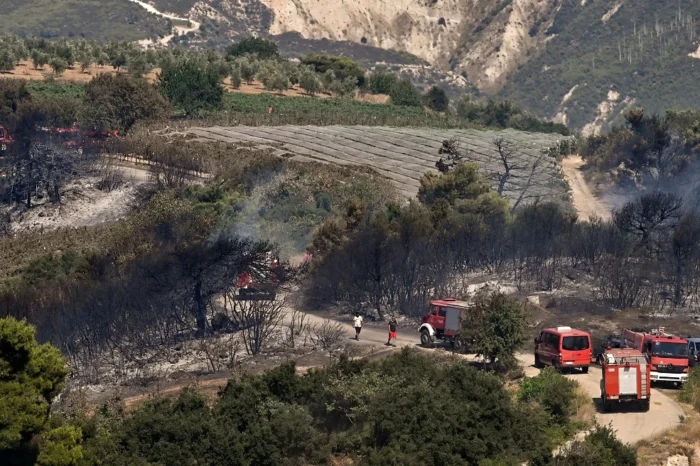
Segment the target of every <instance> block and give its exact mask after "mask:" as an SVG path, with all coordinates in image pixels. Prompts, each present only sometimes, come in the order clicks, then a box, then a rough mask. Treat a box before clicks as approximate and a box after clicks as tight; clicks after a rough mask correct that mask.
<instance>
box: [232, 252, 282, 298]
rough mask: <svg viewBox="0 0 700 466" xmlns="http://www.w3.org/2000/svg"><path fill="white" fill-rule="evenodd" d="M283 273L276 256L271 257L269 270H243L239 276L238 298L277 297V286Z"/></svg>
mask: <svg viewBox="0 0 700 466" xmlns="http://www.w3.org/2000/svg"><path fill="white" fill-rule="evenodd" d="M281 274H282V267H281V266H280V263H279V259H278V258H276V257H270V258H269V268H268V269H267V270H256V269H254V268H251V269H249V270H245V271H243V272H242V273H241V274H240V275H239V276H238V283H237V286H238V299H239V300H244V301H248V300H251V301H252V300H273V299H275V297H277V287H278V286H279V283H280V280H281V278H282V277H281Z"/></svg>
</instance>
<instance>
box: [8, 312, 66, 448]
mask: <svg viewBox="0 0 700 466" xmlns="http://www.w3.org/2000/svg"><path fill="white" fill-rule="evenodd" d="M35 333H36V331H35V329H34V327H32V326H31V325H29V324H27V323H26V322H25V321H18V320H16V319H14V318H12V317H8V318H4V319H0V457H5V458H7V456H5V455H17V456H24V455H26V454H29V453H31V450H33V448H34V447H33V446H32V445H31V443H30V442H31V440H32V438H33V437H34V436H35V435H37V434H39V433H40V432H41V431H42V429H43V428H44V426H45V424H46V421H47V419H48V415H49V408H50V405H51V401H52V400H53V398H54V397H55V396H56V395H58V393H59V392H60V391H61V389H62V388H63V384H64V380H65V377H66V375H67V370H66V362H65V360H64V358H63V356H61V354H60V352H59V351H58V350H57V349H56V348H54V347H53V346H51V345H50V344H48V343H45V344H43V345H40V344H38V343H37V341H36V338H35ZM3 452H4V454H3Z"/></svg>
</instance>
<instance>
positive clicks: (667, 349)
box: [624, 327, 688, 385]
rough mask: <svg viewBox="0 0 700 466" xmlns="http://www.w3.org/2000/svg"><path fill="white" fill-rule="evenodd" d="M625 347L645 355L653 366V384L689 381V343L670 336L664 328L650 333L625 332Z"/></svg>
mask: <svg viewBox="0 0 700 466" xmlns="http://www.w3.org/2000/svg"><path fill="white" fill-rule="evenodd" d="M624 335H625V345H626V346H628V347H630V348H634V349H636V350H638V351H640V352H641V353H643V354H644V356H645V357H646V359H647V361H648V362H649V365H650V366H651V376H650V377H651V378H650V380H651V383H654V382H674V383H676V384H678V385H680V384H682V383H685V382H686V381H687V380H688V341H687V340H685V339H684V338H680V337H677V336H674V335H669V334H667V333H666V332H665V329H664V328H663V327H661V328H658V329H653V330H651V331H650V332H638V331H634V330H629V329H627V330H625V332H624Z"/></svg>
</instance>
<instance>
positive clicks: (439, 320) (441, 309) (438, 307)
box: [418, 298, 469, 351]
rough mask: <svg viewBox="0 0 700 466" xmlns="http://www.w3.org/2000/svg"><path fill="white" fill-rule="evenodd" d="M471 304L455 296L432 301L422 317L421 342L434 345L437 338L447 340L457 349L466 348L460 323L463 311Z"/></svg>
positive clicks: (424, 344) (425, 344)
mask: <svg viewBox="0 0 700 466" xmlns="http://www.w3.org/2000/svg"><path fill="white" fill-rule="evenodd" d="M468 308H469V305H468V304H467V303H466V302H465V301H457V300H456V299H454V298H444V299H434V300H432V301H430V310H429V311H428V313H427V314H426V315H424V316H423V318H422V319H421V326H420V328H419V329H418V331H419V332H420V342H421V344H422V345H423V346H428V347H430V346H433V344H434V343H435V341H436V340H442V341H447V342H448V343H450V344H451V345H452V347H453V348H454V349H455V350H456V351H462V350H464V348H465V341H464V339H463V338H462V337H461V336H460V335H459V323H460V321H461V320H462V312H464V311H466V310H467V309H468Z"/></svg>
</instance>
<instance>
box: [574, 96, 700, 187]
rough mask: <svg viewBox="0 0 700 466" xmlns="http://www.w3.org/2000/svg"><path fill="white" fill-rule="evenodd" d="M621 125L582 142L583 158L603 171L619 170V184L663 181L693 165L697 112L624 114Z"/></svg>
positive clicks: (699, 136) (699, 132)
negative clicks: (649, 179)
mask: <svg viewBox="0 0 700 466" xmlns="http://www.w3.org/2000/svg"><path fill="white" fill-rule="evenodd" d="M624 117H625V119H624V124H623V125H620V126H617V127H615V128H613V130H612V131H611V132H610V133H608V134H605V135H594V136H590V137H588V138H587V139H586V140H585V143H584V144H583V148H582V156H583V157H584V158H585V159H586V160H587V161H589V162H591V163H592V164H594V165H596V166H597V167H598V168H600V169H602V170H610V169H618V175H619V176H620V177H621V178H625V177H626V178H627V180H625V179H621V180H620V181H623V182H624V181H628V182H635V181H640V182H644V181H646V180H645V178H649V177H651V178H652V179H662V180H663V179H666V178H671V177H673V176H675V175H677V174H679V173H682V172H683V171H684V170H685V169H686V168H687V167H688V166H689V165H690V164H692V163H693V162H696V161H697V159H698V153H699V151H700V146H699V145H698V144H699V143H700V112H697V111H694V110H684V111H677V110H668V111H667V112H666V113H665V114H664V115H663V116H659V115H649V114H648V113H646V112H645V111H644V110H643V109H641V108H633V109H630V110H628V111H627V112H625V115H624Z"/></svg>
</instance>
